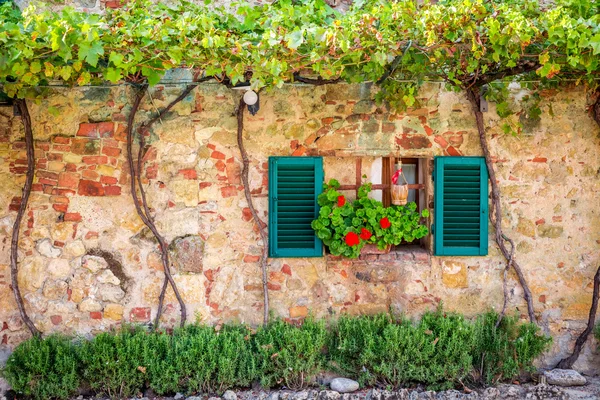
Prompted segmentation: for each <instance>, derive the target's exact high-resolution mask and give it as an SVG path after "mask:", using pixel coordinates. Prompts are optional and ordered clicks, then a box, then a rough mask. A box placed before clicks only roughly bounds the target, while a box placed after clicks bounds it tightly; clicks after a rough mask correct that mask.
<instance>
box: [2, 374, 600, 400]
mask: <svg viewBox="0 0 600 400" xmlns="http://www.w3.org/2000/svg"><path fill="white" fill-rule="evenodd" d="M587 381H588V383H587V384H586V385H585V386H578V387H559V386H552V385H541V384H539V385H536V384H529V383H528V384H523V385H505V384H502V385H498V386H496V387H491V388H486V389H476V390H473V391H470V392H468V393H467V392H466V391H458V390H447V391H441V392H433V391H426V390H423V389H400V390H397V391H387V390H379V389H365V390H359V391H356V392H354V393H347V394H340V393H338V392H334V391H332V390H320V389H307V390H303V391H298V392H293V391H288V390H276V391H263V390H240V391H227V392H225V393H224V394H223V395H222V396H220V397H218V396H209V395H196V396H187V397H186V396H184V395H181V394H177V395H176V396H174V397H160V396H152V395H151V394H147V397H141V398H137V399H130V400H434V399H435V400H461V399H464V400H475V399H477V400H480V399H486V400H487V399H490V400H492V399H496V400H503V399H515V400H516V399H525V400H551V399H556V400H593V399H598V400H600V377H587ZM0 400H13V396H11V394H10V393H6V394H5V395H4V396H0ZM73 400H108V399H107V398H103V397H86V396H78V397H76V398H74V399H73Z"/></svg>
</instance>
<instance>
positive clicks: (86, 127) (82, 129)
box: [77, 122, 98, 138]
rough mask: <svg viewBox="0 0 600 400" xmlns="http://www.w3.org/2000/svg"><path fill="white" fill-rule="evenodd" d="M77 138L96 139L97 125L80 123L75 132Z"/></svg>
mask: <svg viewBox="0 0 600 400" xmlns="http://www.w3.org/2000/svg"><path fill="white" fill-rule="evenodd" d="M77 136H85V137H90V138H97V137H98V124H89V123H85V122H84V123H81V124H79V130H77Z"/></svg>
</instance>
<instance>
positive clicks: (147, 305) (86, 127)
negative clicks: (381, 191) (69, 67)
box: [0, 84, 600, 372]
mask: <svg viewBox="0 0 600 400" xmlns="http://www.w3.org/2000/svg"><path fill="white" fill-rule="evenodd" d="M181 90H182V86H157V87H156V88H153V89H152V90H151V91H150V93H151V95H152V101H150V99H149V98H146V100H145V102H144V103H143V105H142V109H141V111H140V112H139V119H138V122H141V121H142V120H143V119H145V118H147V117H148V116H149V115H153V114H154V113H155V112H156V109H160V108H162V107H164V106H165V105H166V104H167V103H168V102H169V101H170V100H172V99H173V98H174V97H175V96H177V95H178V94H179V93H180V91H181ZM374 91H375V89H374V88H373V87H371V86H369V85H360V86H358V85H344V84H339V85H330V86H323V87H305V86H284V87H283V88H282V89H280V90H275V91H273V92H271V93H265V94H263V95H261V99H260V106H261V108H260V111H259V113H258V114H257V115H256V116H250V115H248V114H246V116H245V131H244V137H245V142H246V147H247V150H248V152H249V154H250V158H251V170H250V186H251V187H250V189H251V191H252V194H253V196H254V199H255V202H256V205H257V206H258V210H259V213H260V216H261V218H263V221H264V223H266V222H267V221H268V215H267V204H268V193H267V190H268V186H267V185H268V171H267V159H268V157H269V156H272V155H294V156H304V155H322V156H324V157H325V158H324V161H325V174H326V179H330V178H332V177H335V178H338V179H340V180H341V181H342V184H344V183H347V184H350V183H354V177H355V170H354V168H355V158H356V157H364V159H363V171H366V173H367V174H368V175H376V174H373V173H372V172H373V171H375V170H376V169H377V157H381V156H398V157H399V156H402V157H426V158H431V157H433V156H434V155H443V154H446V155H480V154H481V150H480V147H479V141H478V136H477V133H476V130H475V123H474V118H473V116H472V115H471V113H470V105H469V104H468V103H467V101H466V99H465V98H464V97H463V96H462V95H460V94H456V93H449V92H445V91H444V90H443V89H442V88H441V87H440V85H436V84H431V85H430V86H428V87H426V88H425V89H424V90H423V92H422V93H421V106H420V108H417V109H414V110H410V111H408V112H406V113H402V114H394V113H391V112H390V111H389V110H388V109H386V108H385V107H384V106H382V107H378V106H377V105H376V104H374V103H373V102H372V101H371V98H372V96H373V94H374ZM513 94H514V98H515V100H518V99H519V98H520V97H521V96H522V95H523V93H522V92H521V91H519V90H516V89H515V90H514V91H513ZM239 95H240V93H239V92H237V91H231V90H229V89H227V88H225V87H223V86H221V85H217V84H205V85H202V86H201V87H199V88H198V89H196V90H195V91H194V92H192V94H190V95H189V96H188V97H187V98H186V99H185V100H184V101H183V102H182V103H180V104H178V105H177V106H176V107H175V108H174V109H173V111H172V112H171V113H169V114H168V116H167V117H166V118H164V119H163V120H162V123H161V122H159V123H157V124H156V125H155V126H154V128H153V131H152V135H151V137H150V138H149V143H150V146H151V147H150V149H149V151H148V152H147V155H146V164H145V171H144V182H145V186H146V190H147V194H148V201H149V203H150V205H151V207H152V209H153V211H154V213H155V215H156V218H155V219H156V222H157V225H158V228H159V230H160V231H161V232H162V233H163V234H164V236H165V237H166V239H167V240H168V241H169V242H170V243H171V245H170V248H171V252H172V259H173V264H174V275H175V280H176V281H177V283H178V284H179V288H180V290H181V292H182V295H183V297H184V299H185V301H186V303H187V305H188V307H189V312H188V315H189V322H193V321H198V322H203V323H209V324H217V323H220V322H224V321H241V322H246V323H250V324H259V323H260V321H261V315H262V289H261V278H260V276H261V274H260V266H259V265H258V260H259V255H260V252H261V246H262V243H261V242H260V237H259V235H258V232H257V229H256V227H255V226H254V224H253V223H252V222H251V215H250V213H249V209H248V208H247V203H246V200H245V198H244V194H243V187H242V185H241V182H240V170H241V161H240V154H239V150H238V148H237V145H236V127H237V125H236V118H235V115H234V110H235V106H236V104H237V102H238V96H239ZM131 98H132V92H131V89H129V88H127V87H112V88H85V89H82V88H78V89H54V90H53V94H52V95H51V96H50V97H49V98H47V99H45V100H43V101H41V102H40V103H39V104H36V103H33V102H32V103H30V108H31V114H32V121H33V127H34V136H35V141H36V144H35V151H36V176H35V181H34V187H33V193H32V196H31V201H30V206H29V208H28V210H27V214H26V216H25V217H26V218H25V219H24V221H23V227H22V232H23V235H22V238H21V243H20V252H19V262H20V274H19V282H20V284H21V290H22V292H23V294H24V297H25V303H26V308H27V310H28V312H29V313H30V316H31V317H32V318H33V320H34V322H35V324H36V325H37V326H38V327H39V329H41V330H42V331H43V332H44V333H51V332H66V333H78V334H83V335H92V334H94V333H97V332H100V331H105V330H108V329H110V328H111V327H114V326H118V325H119V324H121V323H124V322H136V323H148V322H149V321H150V320H151V318H152V317H153V316H154V315H155V312H156V304H157V296H158V293H159V290H160V287H161V285H162V281H163V276H162V271H161V268H162V267H161V263H160V258H159V253H158V246H157V243H156V242H155V241H154V239H153V237H152V235H151V234H150V233H149V232H148V230H147V229H146V228H145V226H144V225H143V223H142V222H141V220H140V219H139V218H138V216H137V214H136V212H135V209H134V206H133V203H132V200H131V197H130V192H129V186H128V182H129V176H128V173H127V167H126V159H125V137H124V123H125V120H126V116H127V115H128V113H129V110H130V104H131ZM550 104H552V107H551V109H550ZM541 107H542V110H543V114H542V116H541V119H539V120H533V121H532V120H529V119H527V118H526V116H524V115H521V117H520V118H521V122H523V123H524V126H525V130H524V133H523V134H521V135H518V136H511V135H506V134H504V133H502V130H501V129H500V122H499V119H498V117H497V116H496V114H495V112H494V110H493V109H492V110H491V111H490V112H488V113H486V126H487V129H488V135H489V136H488V137H489V140H490V146H491V149H492V153H493V154H494V157H495V163H496V164H495V165H496V168H497V171H498V179H499V184H500V187H501V190H502V195H503V197H502V201H503V207H504V223H505V230H506V233H507V234H509V235H510V236H511V237H512V238H513V239H514V240H515V243H516V245H517V257H518V259H519V261H520V263H521V265H522V266H523V269H524V273H525V275H526V277H527V279H528V281H529V284H530V286H531V289H532V292H533V295H534V305H535V308H536V311H537V313H538V316H539V320H540V323H541V325H542V326H543V329H544V331H545V332H546V333H548V334H550V335H552V336H553V337H554V339H555V340H554V345H553V348H552V350H551V352H550V353H549V354H548V355H547V357H546V358H545V360H544V361H543V362H544V363H545V364H552V363H554V362H556V360H558V359H559V358H560V357H561V356H564V355H565V354H567V353H568V352H569V351H570V349H571V347H572V343H573V341H574V339H575V337H576V335H577V334H578V333H579V332H580V331H581V330H582V329H583V327H584V326H585V321H586V319H587V313H588V310H589V305H590V302H591V280H592V277H593V274H594V272H595V270H596V268H597V267H598V265H599V263H600V216H599V214H598V210H599V209H600V207H599V206H600V200H599V199H600V180H599V178H600V177H599V175H600V157H598V154H599V151H600V131H599V129H598V126H597V125H595V124H594V122H593V121H592V119H591V118H590V117H589V116H588V115H587V113H586V98H585V94H584V93H583V92H582V91H580V90H577V89H573V90H562V91H560V92H547V93H545V95H544V101H543V102H542V105H541ZM492 108H493V105H492ZM25 167H26V160H25V150H24V143H23V131H22V124H21V122H20V119H19V118H15V117H13V115H12V109H11V108H8V107H5V108H0V191H1V193H2V196H0V246H1V248H0V342H1V345H0V348H1V350H0V352H5V353H6V352H8V351H10V349H11V348H13V347H14V346H15V345H17V344H18V343H19V342H21V341H22V340H24V339H26V338H27V337H28V336H29V335H28V332H27V331H26V329H25V327H24V325H23V324H22V323H21V320H20V318H19V314H18V311H17V308H16V305H15V302H14V299H13V295H12V292H11V290H10V286H9V284H10V269H9V250H10V234H11V229H12V224H13V221H14V219H15V216H16V212H15V210H16V207H17V205H18V201H19V196H20V195H21V187H22V185H23V182H24V180H25V176H24V171H25ZM425 183H426V184H427V185H428V187H431V180H430V178H429V177H425ZM429 193H430V195H431V194H432V191H430V192H429ZM351 195H352V194H351V193H350V192H349V194H348V196H349V197H350V196H351ZM429 200H431V199H428V201H427V203H428V202H429ZM491 229H492V228H491V227H490V230H491ZM491 233H492V232H491ZM492 237H493V234H491V235H490V245H489V248H490V254H489V256H487V257H434V256H431V255H430V251H429V249H423V248H419V247H416V246H413V247H406V248H401V249H398V250H397V251H395V252H392V253H390V254H385V255H368V256H365V257H364V258H363V259H360V260H356V261H351V260H346V259H342V258H336V257H331V256H326V257H323V258H310V259H307V258H305V259H302V258H300V259H269V270H270V272H269V289H270V300H271V308H272V312H273V314H274V315H275V316H280V317H283V318H286V319H288V320H291V321H296V320H301V319H302V318H304V317H306V316H307V315H308V314H309V313H312V314H313V315H315V316H316V317H320V318H321V317H335V316H336V315H339V314H340V313H350V314H363V313H375V312H385V311H387V310H389V309H393V310H396V311H399V312H404V313H406V314H407V315H409V316H414V317H416V316H418V315H419V314H420V313H422V312H423V311H425V310H428V309H432V308H435V307H436V306H437V305H438V304H439V303H441V302H443V304H444V307H445V308H446V309H448V310H456V311H459V312H462V313H465V314H466V315H468V316H472V315H475V314H477V313H480V312H482V311H485V310H487V309H490V308H494V309H497V310H498V309H499V308H500V307H501V304H502V279H501V278H502V271H503V268H504V265H505V261H504V260H503V258H502V257H501V256H500V255H499V253H498V250H497V249H496V247H495V245H494V243H493V242H492V241H491V239H492ZM509 277H510V280H509V289H510V303H509V304H510V312H517V313H519V314H520V315H521V316H522V317H523V318H525V317H526V307H525V304H524V302H523V301H522V291H521V289H520V287H519V286H518V285H517V283H516V280H515V277H514V275H513V274H512V273H511V274H510V275H509ZM178 317H179V310H178V306H177V302H176V301H175V299H174V296H173V294H172V292H169V294H168V296H167V308H166V313H165V315H164V318H163V320H164V324H165V325H175V324H176V323H177V320H178ZM596 346H597V343H596V342H594V341H593V340H590V342H589V343H588V344H587V346H586V348H585V351H584V353H583V354H582V357H581V358H580V361H579V363H578V365H577V366H578V367H579V368H582V369H584V370H585V371H588V372H593V371H595V370H597V366H598V365H600V357H598V355H597V353H596V351H595V348H596Z"/></svg>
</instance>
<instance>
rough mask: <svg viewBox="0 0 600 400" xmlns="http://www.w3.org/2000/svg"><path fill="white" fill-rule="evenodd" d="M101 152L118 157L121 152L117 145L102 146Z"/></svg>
mask: <svg viewBox="0 0 600 400" xmlns="http://www.w3.org/2000/svg"><path fill="white" fill-rule="evenodd" d="M102 154H106V155H107V156H110V157H118V156H119V155H120V154H121V149H119V148H117V147H103V148H102Z"/></svg>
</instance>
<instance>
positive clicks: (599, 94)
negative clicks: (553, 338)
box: [555, 89, 600, 369]
mask: <svg viewBox="0 0 600 400" xmlns="http://www.w3.org/2000/svg"><path fill="white" fill-rule="evenodd" d="M590 112H591V114H592V118H593V119H594V121H595V122H596V123H597V124H598V127H599V128H600V89H598V90H596V101H595V102H594V104H592V107H591V110H590ZM599 298H600V267H598V270H597V271H596V275H594V290H593V293H592V305H591V307H590V312H589V314H588V323H587V326H586V327H585V329H584V331H583V332H581V335H579V337H578V338H577V340H575V347H574V348H573V353H571V355H570V356H569V357H566V358H563V359H562V360H560V361H559V362H558V364H556V367H555V368H561V369H570V368H572V367H573V364H575V361H577V359H578V358H579V354H580V353H581V350H582V349H583V345H584V344H585V342H586V341H587V339H588V337H589V336H590V333H592V331H593V330H594V324H595V323H596V313H597V312H598V299H599Z"/></svg>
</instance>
